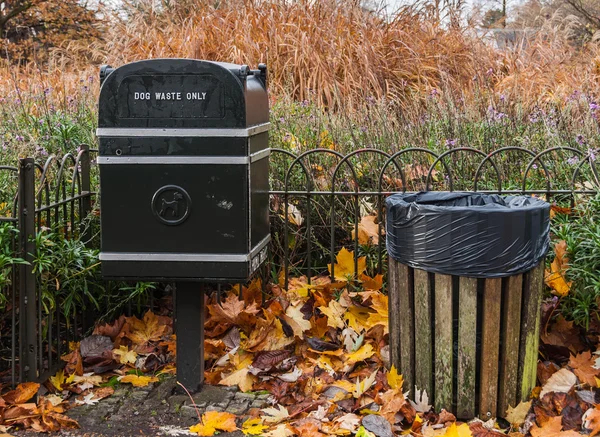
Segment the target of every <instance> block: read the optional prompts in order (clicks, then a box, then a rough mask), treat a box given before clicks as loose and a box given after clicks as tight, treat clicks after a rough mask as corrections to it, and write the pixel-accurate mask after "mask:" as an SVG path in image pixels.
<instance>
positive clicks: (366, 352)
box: [345, 343, 375, 364]
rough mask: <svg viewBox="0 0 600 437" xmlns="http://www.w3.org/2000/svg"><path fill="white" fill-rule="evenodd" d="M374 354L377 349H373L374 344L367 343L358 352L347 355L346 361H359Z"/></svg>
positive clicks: (348, 362)
mask: <svg viewBox="0 0 600 437" xmlns="http://www.w3.org/2000/svg"><path fill="white" fill-rule="evenodd" d="M374 354H375V351H374V350H373V346H372V345H371V343H367V344H365V345H363V346H362V347H361V348H360V349H359V350H357V351H356V352H353V353H351V354H348V355H346V360H345V362H346V364H354V363H358V362H359V361H364V360H366V359H367V358H371V357H372V356H373V355H374Z"/></svg>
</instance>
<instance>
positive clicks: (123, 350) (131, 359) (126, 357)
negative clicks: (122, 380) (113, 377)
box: [113, 346, 137, 364]
mask: <svg viewBox="0 0 600 437" xmlns="http://www.w3.org/2000/svg"><path fill="white" fill-rule="evenodd" d="M113 355H116V356H117V357H118V358H119V363H121V364H135V360H136V359H137V352H136V351H130V350H129V349H128V348H127V346H119V349H113Z"/></svg>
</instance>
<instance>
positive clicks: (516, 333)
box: [386, 192, 550, 419]
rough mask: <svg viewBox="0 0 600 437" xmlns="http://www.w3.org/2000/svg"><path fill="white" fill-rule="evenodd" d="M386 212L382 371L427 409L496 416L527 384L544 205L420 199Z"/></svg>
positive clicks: (442, 196)
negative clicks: (423, 400) (386, 320)
mask: <svg viewBox="0 0 600 437" xmlns="http://www.w3.org/2000/svg"><path fill="white" fill-rule="evenodd" d="M386 208H387V223H386V228H387V250H388V253H389V299H390V301H389V317H390V350H391V361H392V364H394V365H395V366H396V367H397V368H398V369H400V370H401V372H402V374H403V375H404V378H405V381H406V382H407V385H406V387H407V389H410V390H411V392H412V393H413V394H414V392H413V389H415V387H416V389H419V390H426V391H427V393H428V395H429V399H433V401H434V404H435V407H436V408H437V409H442V408H445V409H446V410H448V411H452V412H453V413H454V414H456V415H457V417H459V418H465V419H467V418H472V417H474V416H476V415H478V416H479V417H481V418H486V417H496V416H498V415H499V416H503V415H504V413H505V412H506V409H507V407H508V406H509V405H511V406H515V405H516V404H517V403H518V402H520V401H521V400H524V399H525V398H527V397H528V396H529V394H530V392H531V389H532V388H533V387H534V386H535V381H536V369H537V355H538V336H539V329H540V306H541V298H542V291H543V272H544V257H545V254H546V252H547V251H548V247H549V238H550V237H549V231H550V205H549V204H548V203H546V202H544V201H542V200H540V199H537V198H534V197H529V196H500V195H487V194H481V193H461V192H424V193H402V194H395V195H392V196H390V197H389V198H388V199H387V201H386Z"/></svg>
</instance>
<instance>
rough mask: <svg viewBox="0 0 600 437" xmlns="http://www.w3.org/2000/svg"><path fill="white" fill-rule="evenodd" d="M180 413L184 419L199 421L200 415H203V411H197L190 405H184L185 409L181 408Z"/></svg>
mask: <svg viewBox="0 0 600 437" xmlns="http://www.w3.org/2000/svg"><path fill="white" fill-rule="evenodd" d="M179 412H180V414H181V415H182V416H184V417H189V418H195V419H196V420H197V419H198V414H200V416H202V413H203V411H202V410H201V409H198V410H196V408H194V407H193V406H189V405H184V406H183V407H181V410H179Z"/></svg>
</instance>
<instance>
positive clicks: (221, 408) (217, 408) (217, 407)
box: [206, 405, 225, 412]
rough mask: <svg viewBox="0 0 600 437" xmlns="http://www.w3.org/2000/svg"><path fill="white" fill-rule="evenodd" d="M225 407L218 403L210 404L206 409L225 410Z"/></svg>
mask: <svg viewBox="0 0 600 437" xmlns="http://www.w3.org/2000/svg"><path fill="white" fill-rule="evenodd" d="M224 410H225V409H224V408H223V407H219V406H218V405H209V406H208V407H206V411H219V412H221V411H224Z"/></svg>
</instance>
